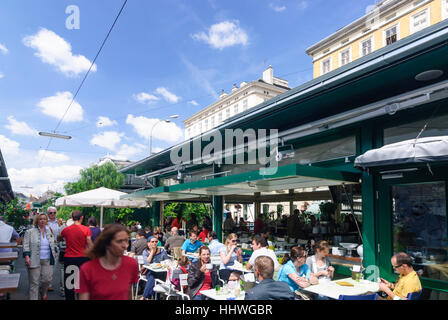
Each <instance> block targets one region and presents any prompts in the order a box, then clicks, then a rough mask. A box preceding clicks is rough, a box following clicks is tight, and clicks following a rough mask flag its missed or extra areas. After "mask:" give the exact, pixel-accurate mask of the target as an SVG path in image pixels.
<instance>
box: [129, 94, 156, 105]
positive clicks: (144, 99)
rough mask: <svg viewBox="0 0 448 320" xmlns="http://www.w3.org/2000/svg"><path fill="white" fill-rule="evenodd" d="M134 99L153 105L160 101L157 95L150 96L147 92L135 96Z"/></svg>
mask: <svg viewBox="0 0 448 320" xmlns="http://www.w3.org/2000/svg"><path fill="white" fill-rule="evenodd" d="M133 97H134V99H135V100H137V101H138V102H140V103H146V104H151V103H152V102H154V101H157V100H160V99H159V98H158V97H156V96H155V95H152V94H149V93H146V92H141V93H139V94H134V95H133Z"/></svg>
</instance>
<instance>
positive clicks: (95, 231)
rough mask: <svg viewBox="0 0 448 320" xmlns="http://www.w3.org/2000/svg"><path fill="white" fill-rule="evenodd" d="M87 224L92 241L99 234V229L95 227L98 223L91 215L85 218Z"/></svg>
mask: <svg viewBox="0 0 448 320" xmlns="http://www.w3.org/2000/svg"><path fill="white" fill-rule="evenodd" d="M87 224H88V225H89V228H90V231H91V232H92V236H91V238H92V242H94V241H95V239H96V237H98V235H99V234H100V232H101V229H100V228H98V227H97V225H98V223H97V222H96V219H95V217H93V216H92V217H90V218H89V220H87Z"/></svg>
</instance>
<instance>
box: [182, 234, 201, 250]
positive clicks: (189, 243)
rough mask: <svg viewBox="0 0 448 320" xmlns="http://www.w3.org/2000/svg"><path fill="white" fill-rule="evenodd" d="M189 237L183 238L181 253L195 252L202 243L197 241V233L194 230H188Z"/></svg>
mask: <svg viewBox="0 0 448 320" xmlns="http://www.w3.org/2000/svg"><path fill="white" fill-rule="evenodd" d="M189 237H190V238H189V239H187V240H185V242H184V244H183V245H182V254H183V255H185V254H186V253H193V252H196V251H197V250H198V249H199V248H200V247H202V243H201V242H200V241H198V234H197V233H196V232H195V231H190V232H189Z"/></svg>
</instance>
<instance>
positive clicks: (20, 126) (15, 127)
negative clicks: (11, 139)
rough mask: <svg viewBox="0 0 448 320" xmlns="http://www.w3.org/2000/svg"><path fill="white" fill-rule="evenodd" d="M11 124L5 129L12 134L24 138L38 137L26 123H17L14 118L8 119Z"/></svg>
mask: <svg viewBox="0 0 448 320" xmlns="http://www.w3.org/2000/svg"><path fill="white" fill-rule="evenodd" d="M8 121H9V124H7V125H5V128H7V129H9V130H10V131H11V133H12V134H18V135H23V136H37V131H36V130H35V129H33V128H31V127H30V126H29V125H28V124H27V123H26V122H23V121H22V122H20V121H17V120H16V119H15V118H14V117H13V116H9V117H8Z"/></svg>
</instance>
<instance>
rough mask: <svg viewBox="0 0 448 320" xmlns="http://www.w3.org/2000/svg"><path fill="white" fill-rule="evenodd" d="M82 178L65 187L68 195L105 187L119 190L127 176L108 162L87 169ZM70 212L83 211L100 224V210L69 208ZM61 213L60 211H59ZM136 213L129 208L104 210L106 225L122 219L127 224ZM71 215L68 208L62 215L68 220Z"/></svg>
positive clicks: (81, 174)
mask: <svg viewBox="0 0 448 320" xmlns="http://www.w3.org/2000/svg"><path fill="white" fill-rule="evenodd" d="M80 176H81V177H80V178H79V179H78V180H77V181H75V182H69V183H67V184H66V185H65V186H64V189H65V192H66V193H67V195H71V194H76V193H80V192H84V191H89V190H93V189H97V188H100V187H105V188H108V189H114V190H118V189H119V188H120V187H121V186H122V185H123V184H124V182H125V175H124V174H122V173H120V172H118V171H117V168H116V167H115V165H114V164H113V163H110V162H107V163H105V164H103V165H100V166H99V165H93V166H91V167H89V168H87V169H82V170H81V171H80ZM69 209H70V210H69V212H71V211H73V210H76V209H78V210H81V211H82V212H83V214H84V216H95V217H96V219H97V221H98V223H99V217H100V209H99V208H69ZM58 211H59V210H58ZM133 212H134V210H133V209H129V208H117V209H109V208H104V211H103V218H104V224H107V223H112V222H114V220H118V219H122V220H123V222H125V223H127V220H128V217H129V215H130V214H132V213H133ZM68 215H69V213H68V212H67V210H66V208H64V212H62V213H61V216H63V218H65V219H68Z"/></svg>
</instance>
